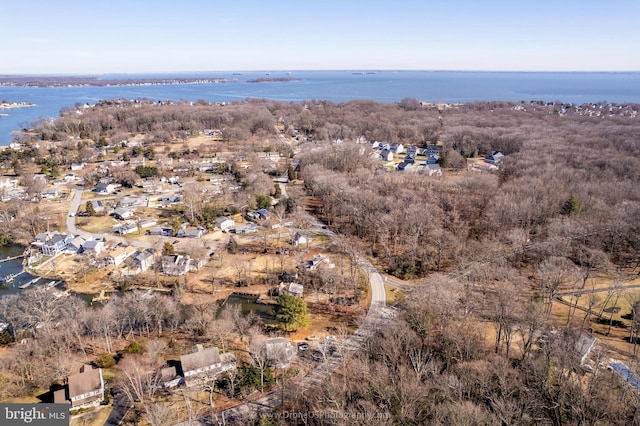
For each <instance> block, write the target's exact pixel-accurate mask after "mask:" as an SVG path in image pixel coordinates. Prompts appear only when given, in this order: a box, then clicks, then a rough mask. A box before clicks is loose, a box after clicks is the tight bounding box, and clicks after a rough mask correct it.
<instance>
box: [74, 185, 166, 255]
mask: <svg viewBox="0 0 640 426" xmlns="http://www.w3.org/2000/svg"><path fill="white" fill-rule="evenodd" d="M83 192H84V188H83V187H81V186H79V185H77V186H76V188H75V190H74V194H73V199H72V200H71V205H70V206H69V213H68V214H67V232H68V233H69V234H70V235H74V236H75V235H78V234H80V233H82V234H85V235H91V236H92V237H93V238H94V239H96V240H100V239H102V238H105V239H107V240H112V241H115V242H117V243H122V244H128V245H132V246H135V247H143V248H150V247H153V244H149V243H144V242H142V241H128V240H125V239H124V238H119V237H115V236H113V235H109V234H104V233H101V234H92V233H90V232H84V231H78V227H77V226H76V217H75V216H76V212H77V211H78V208H79V207H80V204H82V193H83ZM72 214H73V216H72Z"/></svg>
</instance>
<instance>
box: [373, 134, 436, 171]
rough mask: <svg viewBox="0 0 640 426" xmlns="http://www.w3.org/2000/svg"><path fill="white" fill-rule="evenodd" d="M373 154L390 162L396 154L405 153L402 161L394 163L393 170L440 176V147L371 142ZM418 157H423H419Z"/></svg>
mask: <svg viewBox="0 0 640 426" xmlns="http://www.w3.org/2000/svg"><path fill="white" fill-rule="evenodd" d="M371 148H372V149H373V150H374V156H376V157H379V158H382V159H383V160H384V161H386V162H388V163H391V162H392V161H393V160H394V158H395V156H396V155H397V154H405V156H404V158H403V159H402V161H400V162H399V163H398V164H396V165H395V167H394V168H395V170H398V171H401V172H414V171H415V172H424V173H426V174H427V175H428V176H442V169H441V168H440V165H439V164H438V160H439V159H440V147H438V146H437V145H429V146H428V147H426V148H425V149H420V148H418V147H416V146H409V147H407V148H406V150H405V147H404V145H402V144H401V143H393V144H390V143H387V142H378V141H373V142H371ZM418 157H424V158H423V159H420V158H418Z"/></svg>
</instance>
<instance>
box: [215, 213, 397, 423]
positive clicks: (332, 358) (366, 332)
mask: <svg viewBox="0 0 640 426" xmlns="http://www.w3.org/2000/svg"><path fill="white" fill-rule="evenodd" d="M313 222H314V224H315V228H317V229H319V230H320V231H321V232H323V233H325V235H327V236H328V237H330V238H332V239H333V238H335V237H336V234H335V233H333V232H332V231H330V230H328V229H325V228H326V227H325V228H323V227H322V224H321V223H320V222H319V221H318V220H317V219H315V218H314V219H313ZM357 262H358V265H360V267H361V268H362V269H363V270H364V271H365V272H366V273H367V275H368V276H369V289H370V291H371V305H370V306H369V310H368V311H367V315H366V316H365V317H364V319H363V321H362V323H361V324H360V326H359V327H358V329H357V330H356V331H355V332H354V333H353V334H352V335H350V336H349V337H348V338H346V339H345V340H344V341H343V342H341V344H342V347H341V349H342V350H339V351H336V352H334V353H333V354H332V355H329V356H327V357H326V359H325V360H324V362H323V363H321V364H320V365H319V366H318V367H316V368H315V369H314V370H313V371H312V372H311V373H309V374H307V375H306V376H304V377H302V378H300V379H299V382H297V383H294V384H291V385H290V386H292V387H293V392H296V393H304V392H305V391H306V390H307V389H309V388H311V387H313V386H316V385H318V384H320V383H321V381H322V380H323V379H325V378H326V377H328V376H329V375H331V374H332V373H333V372H334V371H335V370H336V368H338V367H339V366H340V365H342V363H343V362H344V358H347V357H348V356H350V355H352V354H353V353H355V352H356V351H357V350H359V349H361V348H362V347H363V346H364V344H365V343H366V342H367V341H368V340H369V339H370V338H371V337H372V336H373V335H374V333H375V332H376V331H377V330H378V329H380V328H381V327H383V326H384V325H385V324H386V323H388V322H389V321H390V320H391V319H392V318H393V317H394V316H395V315H396V313H397V312H396V311H395V309H393V308H390V307H387V303H386V295H385V291H384V279H383V276H382V274H380V273H379V272H378V271H377V270H376V269H375V267H374V266H373V265H372V264H371V262H369V261H368V260H367V259H366V258H364V257H360V256H359V257H358V259H357ZM288 391H289V392H291V391H292V389H288ZM281 403H282V394H281V392H279V391H278V390H276V391H274V392H272V393H270V394H269V395H266V396H264V397H262V398H259V399H256V400H254V401H247V402H245V403H244V404H242V405H239V406H237V407H234V408H230V409H228V410H225V411H223V412H222V413H221V417H220V420H222V419H224V420H225V421H229V420H233V421H240V420H244V419H249V418H251V416H253V415H256V414H257V415H260V413H262V412H266V411H268V410H272V409H274V408H276V407H277V406H279V405H280V404H281Z"/></svg>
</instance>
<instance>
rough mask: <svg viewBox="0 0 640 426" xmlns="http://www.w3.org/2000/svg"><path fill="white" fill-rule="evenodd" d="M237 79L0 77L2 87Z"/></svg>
mask: <svg viewBox="0 0 640 426" xmlns="http://www.w3.org/2000/svg"><path fill="white" fill-rule="evenodd" d="M235 81H237V79H233V78H224V77H204V78H202V77H200V78H188V77H185V78H183V77H179V78H129V79H113V80H103V79H101V78H99V77H3V78H0V87H40V88H54V87H130V86H166V85H178V84H211V83H233V82H235Z"/></svg>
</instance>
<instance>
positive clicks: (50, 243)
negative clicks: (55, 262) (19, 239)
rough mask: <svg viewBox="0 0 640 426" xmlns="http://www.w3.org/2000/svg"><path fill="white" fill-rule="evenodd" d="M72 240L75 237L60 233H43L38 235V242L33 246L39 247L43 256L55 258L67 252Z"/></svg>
mask: <svg viewBox="0 0 640 426" xmlns="http://www.w3.org/2000/svg"><path fill="white" fill-rule="evenodd" d="M72 240H73V237H72V236H71V235H67V234H60V233H58V232H53V233H49V232H43V233H41V234H38V235H36V241H35V242H34V243H32V244H33V245H34V246H36V247H39V248H40V251H42V253H43V254H45V255H47V256H55V255H57V254H59V253H62V252H63V251H65V250H66V249H67V246H69V243H71V241H72Z"/></svg>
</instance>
